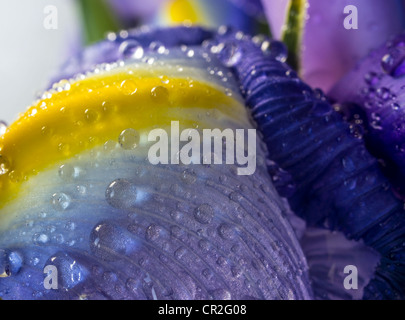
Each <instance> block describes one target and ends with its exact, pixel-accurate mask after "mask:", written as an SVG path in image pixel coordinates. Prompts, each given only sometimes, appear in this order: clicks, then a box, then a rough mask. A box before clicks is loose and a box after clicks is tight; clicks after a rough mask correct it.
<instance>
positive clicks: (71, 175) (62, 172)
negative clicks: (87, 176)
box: [58, 164, 80, 181]
mask: <svg viewBox="0 0 405 320" xmlns="http://www.w3.org/2000/svg"><path fill="white" fill-rule="evenodd" d="M79 172H80V169H79V168H77V167H74V166H72V165H70V164H63V165H61V166H60V167H59V171H58V174H59V177H60V178H61V179H62V180H64V181H71V180H74V179H76V178H78V177H79Z"/></svg>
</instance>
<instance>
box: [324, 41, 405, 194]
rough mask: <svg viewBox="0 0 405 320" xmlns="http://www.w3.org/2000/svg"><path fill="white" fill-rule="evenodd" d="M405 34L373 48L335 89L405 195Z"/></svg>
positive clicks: (397, 187)
mask: <svg viewBox="0 0 405 320" xmlns="http://www.w3.org/2000/svg"><path fill="white" fill-rule="evenodd" d="M404 49H405V35H401V36H398V37H397V38H395V39H394V40H391V41H388V42H387V43H386V44H384V45H383V46H381V47H380V48H378V49H377V50H375V51H372V52H371V53H370V54H369V55H368V56H367V57H366V58H365V59H363V60H362V61H361V63H359V65H358V66H357V67H356V69H354V70H352V71H351V72H350V73H348V74H347V75H346V76H345V77H344V78H343V79H342V80H341V81H340V82H339V83H338V84H337V85H336V86H335V87H334V88H333V89H332V91H331V96H332V97H333V98H334V99H335V100H336V101H337V102H339V103H345V104H344V105H343V109H344V110H343V111H344V112H346V115H347V117H348V119H349V120H350V121H351V122H352V125H353V126H354V125H356V123H360V122H362V123H361V124H362V125H363V127H364V134H365V139H366V142H367V145H368V148H369V149H370V150H371V152H372V153H373V154H375V155H376V156H377V157H378V158H381V159H383V160H384V161H385V166H384V170H385V172H386V173H387V174H388V175H389V177H390V178H391V179H392V181H393V182H394V185H395V187H396V189H397V192H398V193H399V194H401V195H402V196H404V195H405V182H404V181H405V179H404V178H405V124H404V123H405V122H404V121H405V95H404V88H405V77H404V75H405V70H404V65H405V63H404V62H405V50H404ZM350 103H351V104H350Z"/></svg>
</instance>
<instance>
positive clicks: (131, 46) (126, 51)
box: [118, 40, 144, 59]
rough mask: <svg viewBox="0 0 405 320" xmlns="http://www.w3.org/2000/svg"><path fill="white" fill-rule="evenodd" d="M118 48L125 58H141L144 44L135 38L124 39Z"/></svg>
mask: <svg viewBox="0 0 405 320" xmlns="http://www.w3.org/2000/svg"><path fill="white" fill-rule="evenodd" d="M118 50H119V52H120V54H121V55H122V57H123V58H124V59H130V58H133V59H141V58H142V57H143V53H144V50H143V48H142V46H141V45H140V44H139V43H138V42H137V41H135V40H127V41H124V42H123V43H121V45H120V47H119V49H118Z"/></svg>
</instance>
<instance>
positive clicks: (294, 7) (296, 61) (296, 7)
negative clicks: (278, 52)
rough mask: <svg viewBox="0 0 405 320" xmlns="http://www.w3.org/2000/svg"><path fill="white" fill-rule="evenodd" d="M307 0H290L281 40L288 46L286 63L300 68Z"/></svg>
mask: <svg viewBox="0 0 405 320" xmlns="http://www.w3.org/2000/svg"><path fill="white" fill-rule="evenodd" d="M306 10H307V0H291V1H290V6H289V9H288V14H287V22H286V24H285V26H284V32H283V37H282V40H283V41H284V43H285V44H286V46H287V48H288V59H287V62H288V64H289V65H290V66H291V67H292V68H294V69H295V70H298V71H299V69H300V60H301V59H300V58H301V57H300V55H301V50H302V36H303V33H304V25H305V19H306Z"/></svg>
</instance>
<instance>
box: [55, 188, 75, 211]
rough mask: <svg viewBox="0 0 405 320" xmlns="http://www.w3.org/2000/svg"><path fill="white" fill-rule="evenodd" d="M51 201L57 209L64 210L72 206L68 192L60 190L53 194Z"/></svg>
mask: <svg viewBox="0 0 405 320" xmlns="http://www.w3.org/2000/svg"><path fill="white" fill-rule="evenodd" d="M51 203H52V205H53V207H54V208H55V210H58V211H64V210H66V209H67V208H68V207H69V206H70V203H71V199H70V197H69V196H68V195H67V194H65V193H63V192H58V193H54V194H53V195H52V199H51Z"/></svg>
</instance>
